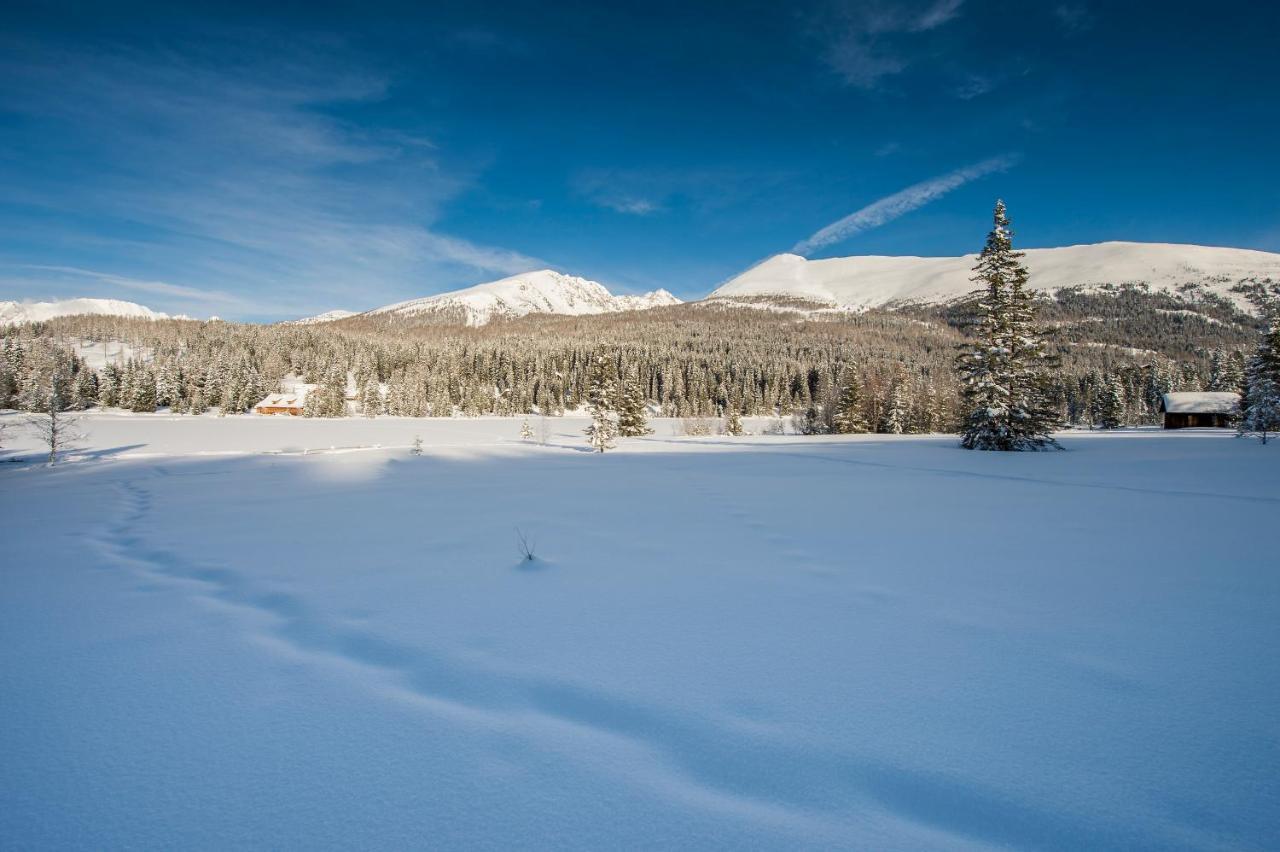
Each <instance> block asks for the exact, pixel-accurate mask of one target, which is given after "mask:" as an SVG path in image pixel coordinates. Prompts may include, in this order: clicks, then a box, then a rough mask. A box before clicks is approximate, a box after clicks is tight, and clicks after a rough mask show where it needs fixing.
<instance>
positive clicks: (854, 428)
mask: <svg viewBox="0 0 1280 852" xmlns="http://www.w3.org/2000/svg"><path fill="white" fill-rule="evenodd" d="M831 424H832V427H833V429H834V430H835V432H837V433H838V434H841V435H853V434H858V433H861V432H867V431H869V427H868V426H867V418H866V416H865V415H864V414H863V413H862V386H861V384H859V382H858V377H857V375H856V374H855V373H854V372H853V371H852V370H850V371H849V372H848V373H846V374H845V379H844V388H843V389H842V390H841V391H840V397H839V399H837V400H836V407H835V412H834V413H833V415H832V418H831Z"/></svg>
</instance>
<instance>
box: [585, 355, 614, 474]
mask: <svg viewBox="0 0 1280 852" xmlns="http://www.w3.org/2000/svg"><path fill="white" fill-rule="evenodd" d="M615 393H616V391H615V390H614V381H613V369H612V368H611V367H610V365H609V361H608V359H607V358H605V357H604V356H603V355H597V356H596V358H595V360H594V361H593V362H592V364H591V372H590V373H589V374H588V376H587V406H588V408H589V409H590V411H591V425H590V426H588V427H587V429H586V434H587V442H588V443H590V444H591V447H592V449H594V450H596V451H597V452H601V453H603V452H604V451H605V450H608V449H612V448H613V441H614V439H615V438H617V437H618V424H617V422H616V421H615V420H614V414H613V402H614V395H615Z"/></svg>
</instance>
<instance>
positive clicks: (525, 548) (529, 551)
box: [516, 527, 538, 562]
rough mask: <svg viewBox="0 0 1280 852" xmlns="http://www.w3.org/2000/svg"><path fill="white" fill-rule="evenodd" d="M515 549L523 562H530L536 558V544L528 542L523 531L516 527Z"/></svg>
mask: <svg viewBox="0 0 1280 852" xmlns="http://www.w3.org/2000/svg"><path fill="white" fill-rule="evenodd" d="M516 547H517V549H518V550H519V551H520V556H521V557H523V559H524V561H525V562H532V561H534V560H535V559H537V558H538V554H537V547H538V543H537V542H536V541H532V540H530V539H529V537H528V536H527V535H525V534H524V530H522V529H520V528H519V527H516Z"/></svg>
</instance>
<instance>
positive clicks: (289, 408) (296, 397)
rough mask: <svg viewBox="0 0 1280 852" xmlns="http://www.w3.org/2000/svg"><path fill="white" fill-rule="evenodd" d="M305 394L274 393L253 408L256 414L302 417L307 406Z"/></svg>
mask: <svg viewBox="0 0 1280 852" xmlns="http://www.w3.org/2000/svg"><path fill="white" fill-rule="evenodd" d="M306 399H307V395H306V394H305V393H298V392H294V393H273V394H271V395H270V396H268V397H267V398H266V399H264V400H263V401H262V402H260V403H258V404H257V405H255V406H254V407H253V411H254V413H255V414H288V415H292V416H293V417H299V416H301V415H302V412H303V409H304V408H305V406H306Z"/></svg>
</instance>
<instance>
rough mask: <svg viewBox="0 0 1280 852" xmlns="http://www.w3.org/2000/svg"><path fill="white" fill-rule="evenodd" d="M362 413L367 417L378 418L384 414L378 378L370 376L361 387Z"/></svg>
mask: <svg viewBox="0 0 1280 852" xmlns="http://www.w3.org/2000/svg"><path fill="white" fill-rule="evenodd" d="M360 413H361V414H363V415H364V416H365V417H377V416H378V415H379V414H381V413H382V389H381V388H380V387H379V386H378V379H377V377H376V376H370V377H368V378H366V379H365V380H364V384H363V385H361V386H360Z"/></svg>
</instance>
